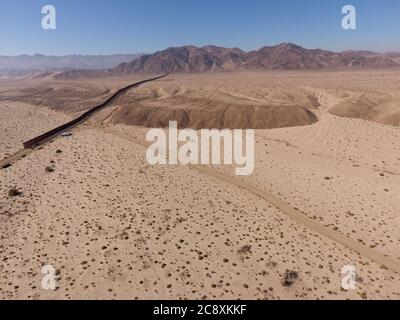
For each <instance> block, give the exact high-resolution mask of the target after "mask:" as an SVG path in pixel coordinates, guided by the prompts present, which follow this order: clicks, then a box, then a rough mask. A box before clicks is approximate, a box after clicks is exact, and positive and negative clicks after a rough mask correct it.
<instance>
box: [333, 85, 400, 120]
mask: <svg viewBox="0 0 400 320" xmlns="http://www.w3.org/2000/svg"><path fill="white" fill-rule="evenodd" d="M329 112H331V113H332V114H334V115H337V116H341V117H348V118H359V119H364V120H369V121H376V122H379V123H383V124H388V125H392V126H400V98H398V97H394V96H392V95H390V94H384V93H382V92H367V93H365V92H362V93H353V94H351V95H350V96H349V97H348V98H345V99H342V100H340V101H339V102H338V103H337V104H335V105H334V106H332V107H331V108H330V110H329Z"/></svg>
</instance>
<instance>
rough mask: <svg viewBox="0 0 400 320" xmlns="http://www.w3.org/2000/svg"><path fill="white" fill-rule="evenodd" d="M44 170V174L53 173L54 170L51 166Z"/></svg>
mask: <svg viewBox="0 0 400 320" xmlns="http://www.w3.org/2000/svg"><path fill="white" fill-rule="evenodd" d="M45 170H46V172H54V168H53V167H51V166H47V167H46V169H45Z"/></svg>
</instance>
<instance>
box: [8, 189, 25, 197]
mask: <svg viewBox="0 0 400 320" xmlns="http://www.w3.org/2000/svg"><path fill="white" fill-rule="evenodd" d="M20 195H22V192H20V191H19V190H18V189H15V188H12V189H10V190H8V196H9V197H18V196H20Z"/></svg>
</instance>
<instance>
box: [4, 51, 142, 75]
mask: <svg viewBox="0 0 400 320" xmlns="http://www.w3.org/2000/svg"><path fill="white" fill-rule="evenodd" d="M141 55H142V54H115V55H68V56H45V55H41V54H35V55H33V56H28V55H21V56H0V75H9V76H13V75H24V74H28V73H32V72H40V71H49V70H53V71H57V70H58V71H66V70H74V69H83V70H85V69H107V68H114V67H116V66H118V65H119V64H121V63H124V62H130V61H133V60H135V59H136V58H138V57H140V56H141Z"/></svg>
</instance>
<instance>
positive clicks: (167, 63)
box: [57, 43, 400, 78]
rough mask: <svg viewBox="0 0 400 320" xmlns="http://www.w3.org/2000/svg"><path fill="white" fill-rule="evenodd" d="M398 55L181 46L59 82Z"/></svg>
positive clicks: (348, 62)
mask: <svg viewBox="0 0 400 320" xmlns="http://www.w3.org/2000/svg"><path fill="white" fill-rule="evenodd" d="M399 57H400V54H395V53H390V54H379V53H374V52H370V51H344V52H332V51H327V50H322V49H305V48H303V47H301V46H298V45H296V44H293V43H281V44H279V45H276V46H265V47H263V48H261V49H259V50H255V51H251V52H245V51H243V50H240V49H238V48H223V47H216V46H206V47H201V48H199V47H195V46H183V47H175V48H168V49H166V50H163V51H159V52H156V53H154V54H148V55H142V56H141V57H139V58H137V59H135V60H133V61H131V62H125V63H121V64H120V65H118V66H117V67H115V68H110V69H107V70H101V71H99V70H94V71H87V70H73V71H68V72H65V73H62V74H60V75H57V77H58V78H79V77H92V76H105V75H124V74H138V73H139V74H140V73H143V74H159V73H185V72H217V71H245V70H255V71H257V70H318V69H324V68H350V67H353V68H354V67H359V68H377V67H400V61H399Z"/></svg>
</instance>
